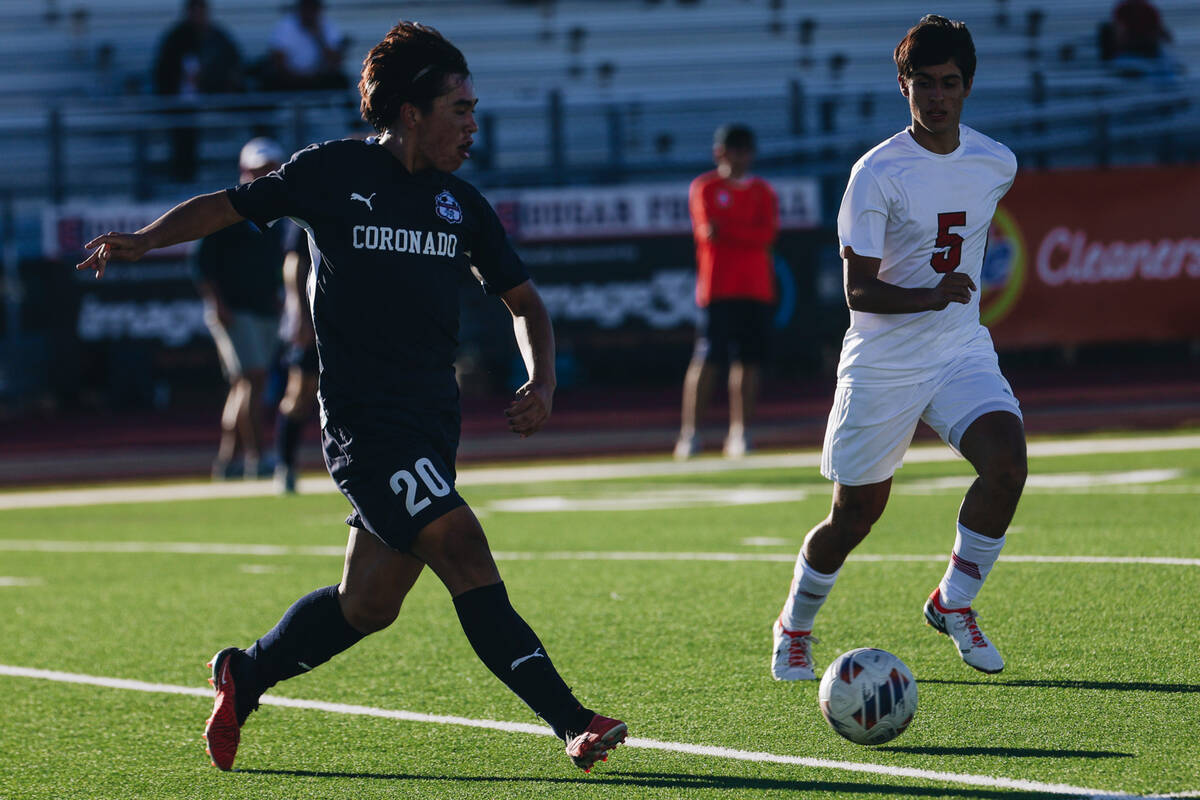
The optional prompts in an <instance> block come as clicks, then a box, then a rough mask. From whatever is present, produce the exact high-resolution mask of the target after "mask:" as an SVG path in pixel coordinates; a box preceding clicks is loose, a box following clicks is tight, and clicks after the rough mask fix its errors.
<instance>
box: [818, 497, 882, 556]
mask: <svg viewBox="0 0 1200 800" xmlns="http://www.w3.org/2000/svg"><path fill="white" fill-rule="evenodd" d="M878 518H879V515H878V514H874V513H873V512H872V510H871V509H870V508H868V507H866V506H862V505H857V504H853V505H843V506H840V507H839V506H835V507H834V509H833V512H832V513H831V514H830V515H829V525H830V527H831V528H832V529H833V531H834V533H835V534H836V535H837V537H838V538H839V539H841V540H842V541H844V542H846V543H847V544H848V545H849V546H850V547H853V546H854V545H856V544H858V543H859V542H861V541H862V540H863V539H865V538H867V534H868V533H870V532H871V526H872V525H874V524H875V520H876V519H878Z"/></svg>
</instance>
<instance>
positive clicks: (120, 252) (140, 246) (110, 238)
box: [75, 231, 150, 278]
mask: <svg viewBox="0 0 1200 800" xmlns="http://www.w3.org/2000/svg"><path fill="white" fill-rule="evenodd" d="M92 248H95V250H92ZM84 249H86V250H92V252H91V254H90V255H88V257H87V258H85V259H84V260H83V261H81V262H79V263H78V264H76V265H75V269H76V270H85V269H90V270H94V271H95V272H96V277H97V278H103V277H104V268H105V267H106V266H108V262H109V261H112V260H116V261H137V260H138V259H139V258H141V257H142V256H143V255H145V254H146V251H147V250H149V249H150V243H149V242H147V241H146V237H145V236H144V235H142V234H140V233H116V232H114V231H109V232H108V233H105V234H102V235H100V236H97V237H96V238H95V239H92V240H91V241H90V242H88V243H87V244H85V245H84Z"/></svg>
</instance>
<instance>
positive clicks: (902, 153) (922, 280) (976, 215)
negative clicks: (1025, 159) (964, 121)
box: [838, 125, 1017, 386]
mask: <svg viewBox="0 0 1200 800" xmlns="http://www.w3.org/2000/svg"><path fill="white" fill-rule="evenodd" d="M1016 171H1017V159H1016V157H1015V156H1014V155H1013V154H1012V151H1011V150H1009V149H1008V148H1007V147H1005V146H1004V145H1002V144H1000V143H999V142H997V141H994V140H993V139H989V138H988V137H987V136H984V135H983V134H981V133H979V132H978V131H975V130H972V129H971V128H968V127H967V126H966V125H960V126H959V145H958V148H957V149H955V151H954V152H953V153H949V154H947V155H939V154H937V153H933V152H931V151H929V150H927V149H925V148H924V147H922V146H921V145H919V144H917V142H916V140H915V139H913V137H912V135H911V134H910V133H909V132H908V131H907V130H905V131H901V132H900V133H898V134H896V135H895V136H893V137H891V138H890V139H888V140H886V141H884V142H882V143H880V144H879V145H877V146H876V147H875V148H873V149H872V150H870V151H869V152H868V153H867V154H866V155H864V156H863V157H862V158H860V159H859V160H858V163H856V164H855V165H854V168H853V169H852V170H851V171H850V182H849V183H848V184H847V186H846V194H845V195H844V196H843V197H842V206H841V209H840V210H839V211H838V241H839V244H840V245H841V247H842V248H843V249H844V248H846V247H850V248H853V250H854V252H855V253H857V254H858V255H860V256H866V257H868V258H878V259H880V266H879V279H880V280H881V281H884V282H886V283H890V284H894V285H896V286H903V287H905V288H932V287H934V286H936V285H937V284H938V281H940V280H941V279H942V276H943V274H945V273H946V272H950V271H956V272H960V273H962V274H964V275H968V276H970V278H971V280H973V281H974V282H975V285H976V286H980V285H981V283H980V273H981V272H982V270H983V255H984V251H985V250H986V248H987V235H988V229H989V228H990V227H991V223H992V216H993V215H994V214H995V213H996V204H997V203H998V202H999V201H1000V198H1001V197H1003V196H1004V193H1005V192H1007V191H1008V187H1009V186H1011V185H1012V182H1013V177H1014V176H1015V175H1016ZM978 349H985V350H987V351H990V352H991V353H993V358H994V352H995V348H994V346H993V345H992V338H991V336H990V335H989V334H988V331H987V328H985V327H983V326H982V325H981V324H980V323H979V292H978V291H976V292H972V293H971V302H969V303H966V304H962V303H951V304H949V305H948V306H947V307H946V308H944V309H942V310H941V311H921V312H917V313H914V314H872V313H868V312H865V311H854V310H851V311H850V328H849V329H848V330H847V331H846V338H845V340H844V341H843V344H842V356H841V361H840V362H839V363H838V384H839V385H848V384H862V385H867V384H870V385H876V386H882V385H899V384H910V383H918V382H921V381H924V380H927V379H929V378H930V377H932V376H933V375H934V374H935V373H936V372H937V371H938V370H939V369H940V368H941V367H943V366H944V365H945V364H947V363H948V362H951V361H954V360H956V359H957V358H958V357H960V356H962V355H963V354H965V353H966V352H968V351H975V350H978Z"/></svg>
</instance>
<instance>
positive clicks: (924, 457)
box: [0, 435, 1200, 511]
mask: <svg viewBox="0 0 1200 800" xmlns="http://www.w3.org/2000/svg"><path fill="white" fill-rule="evenodd" d="M1195 449H1200V435H1187V436H1143V437H1129V438H1116V439H1081V440H1068V441H1044V442H1031V443H1030V444H1029V448H1028V450H1029V455H1030V456H1035V457H1036V456H1071V455H1095V454H1100V453H1141V452H1163V451H1169V450H1195ZM958 458H959V456H958V455H956V454H955V453H953V452H952V451H951V450H949V449H948V448H947V447H945V446H944V445H940V444H934V445H919V446H916V447H911V448H909V451H908V453H907V454H906V455H905V457H904V460H905V461H906V462H908V463H910V464H919V463H928V462H937V461H956V460H958ZM820 462H821V455H820V453H817V452H812V451H810V452H803V453H765V454H764V453H751V454H750V455H748V456H746V458H744V459H741V460H738V461H729V460H726V459H699V460H695V461H684V462H676V461H622V462H611V463H600V464H596V463H585V464H556V465H550V466H536V467H466V468H463V469H462V470H460V471H459V473H458V479H457V485H458V486H484V485H494V484H527V483H532V482H550V481H590V480H604V479H609V478H648V477H661V476H670V475H704V474H712V473H721V472H740V471H744V470H755V469H773V468H787V469H812V468H816V467H818V466H820ZM299 488H300V491H301V492H302V493H305V494H318V493H322V492H335V491H337V489H336V487H335V486H334V484H333V481H332V480H330V479H329V478H328V477H314V478H304V479H302V480H301V481H300V487H299ZM274 493H275V487H274V485H273V484H272V482H271V481H265V480H264V481H227V482H224V483H177V484H163V485H159V486H130V487H108V488H97V489H60V490H50V491H32V492H5V493H0V511H3V510H9V509H18V508H52V507H63V506H90V505H103V504H112V503H162V502H173V501H179V500H211V499H221V498H230V497H264V496H268V495H272V494H274Z"/></svg>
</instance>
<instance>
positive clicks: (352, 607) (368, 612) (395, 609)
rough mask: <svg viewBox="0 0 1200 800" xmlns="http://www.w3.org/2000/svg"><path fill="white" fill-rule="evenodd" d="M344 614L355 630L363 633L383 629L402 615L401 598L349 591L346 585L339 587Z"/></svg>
mask: <svg viewBox="0 0 1200 800" xmlns="http://www.w3.org/2000/svg"><path fill="white" fill-rule="evenodd" d="M338 594H339V598H338V599H339V600H340V601H341V606H342V614H343V615H344V616H345V617H346V622H349V623H350V625H351V626H352V627H354V629H355V630H358V631H360V632H362V633H375V632H376V631H381V630H383V629H384V628H386V627H387V626H389V625H391V624H392V623H393V622H395V621H396V617H398V616H399V615H400V604H401V601H402V600H403V598H401V600H393V599H392V598H390V597H378V596H375V597H372V596H366V595H362V594H356V593H353V592H350V593H347V592H346V591H345V587H344V586H343V587H341V588H340V589H339V592H338Z"/></svg>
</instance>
